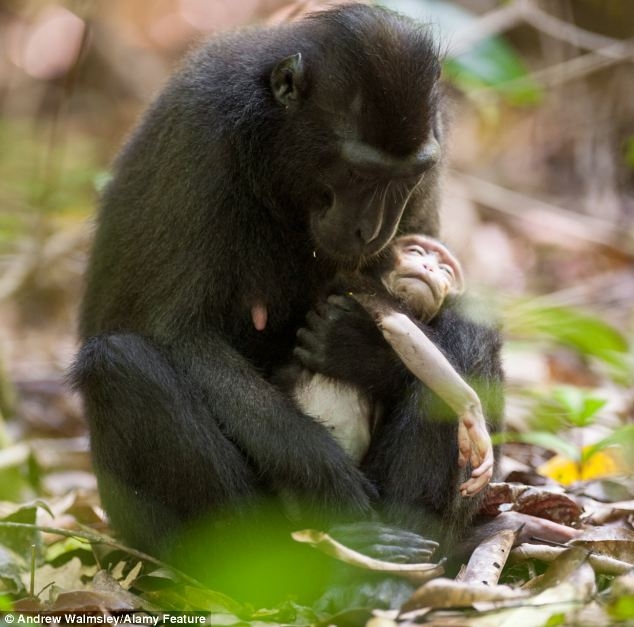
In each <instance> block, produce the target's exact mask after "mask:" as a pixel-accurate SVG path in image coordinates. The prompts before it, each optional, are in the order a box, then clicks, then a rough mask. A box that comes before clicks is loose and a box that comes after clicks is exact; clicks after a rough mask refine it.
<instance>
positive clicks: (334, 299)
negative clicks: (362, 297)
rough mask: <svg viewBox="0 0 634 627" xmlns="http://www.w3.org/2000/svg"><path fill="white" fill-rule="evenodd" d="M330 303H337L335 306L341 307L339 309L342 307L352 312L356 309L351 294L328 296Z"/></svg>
mask: <svg viewBox="0 0 634 627" xmlns="http://www.w3.org/2000/svg"><path fill="white" fill-rule="evenodd" d="M328 303H329V304H330V305H335V307H339V309H342V310H343V311H347V312H351V311H354V310H355V300H354V298H353V297H351V296H342V295H339V294H332V295H331V296H329V297H328Z"/></svg>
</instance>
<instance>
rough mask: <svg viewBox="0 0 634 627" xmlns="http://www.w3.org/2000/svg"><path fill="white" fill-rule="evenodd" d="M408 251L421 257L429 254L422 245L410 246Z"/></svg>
mask: <svg viewBox="0 0 634 627" xmlns="http://www.w3.org/2000/svg"><path fill="white" fill-rule="evenodd" d="M407 251H408V252H410V253H414V254H415V255H420V256H421V257H424V256H425V255H426V254H427V251H426V250H425V249H424V248H423V247H422V246H410V247H409V248H408V249H407Z"/></svg>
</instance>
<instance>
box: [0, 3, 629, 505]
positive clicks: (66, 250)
mask: <svg viewBox="0 0 634 627" xmlns="http://www.w3.org/2000/svg"><path fill="white" fill-rule="evenodd" d="M331 4H332V3H324V2H319V1H318V0H315V1H309V2H300V1H291V2H289V1H288V0H241V1H240V2H230V1H228V0H227V1H223V0H146V1H144V2H131V1H130V0H109V1H108V2H97V1H95V0H57V1H52V0H0V500H1V501H5V502H7V501H13V502H23V501H26V500H29V499H33V498H35V497H38V496H47V497H55V496H58V497H62V496H64V495H68V494H81V495H83V497H82V498H86V499H88V501H90V502H93V503H96V496H95V484H94V479H93V477H92V475H91V473H90V464H89V456H88V445H87V439H86V437H85V433H86V428H85V424H84V422H83V419H82V415H81V408H80V406H79V403H78V401H77V399H76V398H75V397H73V396H72V395H71V394H70V393H69V392H68V390H67V389H66V388H65V386H64V372H65V369H66V368H67V367H68V365H69V363H70V361H71V359H72V356H73V352H74V350H75V348H76V340H75V321H76V317H77V308H78V304H79V300H80V295H81V289H82V272H83V269H84V266H85V263H86V256H87V251H88V250H89V245H90V240H91V234H92V224H91V220H92V215H93V212H94V208H95V205H96V203H97V199H98V194H99V189H100V187H101V186H102V185H103V183H104V181H106V180H107V177H108V168H109V164H110V162H111V160H112V159H113V157H114V155H115V154H116V152H117V150H118V147H119V146H120V144H121V142H122V141H123V140H124V139H125V137H126V133H128V132H129V131H130V129H131V128H132V126H133V125H134V123H135V121H136V120H137V119H138V117H139V115H140V113H141V112H142V111H143V109H144V108H145V106H146V105H147V104H148V102H149V101H150V100H151V98H152V97H153V95H154V94H155V93H156V92H157V90H159V89H160V87H161V85H162V84H163V82H164V81H165V80H166V77H167V76H168V75H169V73H170V72H171V71H173V70H174V69H175V68H176V67H177V66H178V63H179V60H180V59H181V58H182V57H183V55H184V54H186V52H187V51H188V50H189V49H190V48H192V47H193V46H194V45H195V44H196V42H198V41H199V40H201V39H202V38H205V37H207V36H209V35H213V33H214V32H216V31H220V30H224V29H229V28H235V27H240V26H243V25H246V24H251V23H257V22H260V23H262V22H269V23H271V22H280V21H284V20H289V19H295V18H296V17H298V16H300V15H302V14H304V13H306V12H309V11H312V10H319V9H320V8H324V7H326V6H329V5H331ZM384 4H385V5H386V6H389V7H391V8H394V9H396V10H399V11H402V12H404V13H408V14H410V15H412V16H414V17H417V18H419V19H421V20H422V21H424V22H427V23H429V25H430V28H432V29H433V30H434V32H435V33H436V35H437V37H438V38H439V40H440V41H441V42H442V49H443V50H444V51H445V55H446V56H445V61H444V76H445V79H446V83H447V90H448V92H449V94H450V98H451V101H452V106H451V108H452V113H451V117H452V120H453V121H452V131H451V135H450V141H449V150H450V156H449V163H450V171H449V173H448V176H447V177H446V181H445V199H444V209H443V214H442V215H443V236H444V239H446V241H447V242H448V243H449V245H450V246H451V247H452V248H453V250H454V251H455V252H456V253H457V255H458V257H459V258H460V259H461V260H462V262H463V264H464V267H465V269H466V274H467V279H468V282H469V285H470V286H471V288H472V290H473V291H474V292H475V293H477V294H478V295H479V296H480V298H481V299H482V300H483V301H484V302H485V304H486V309H487V310H488V311H489V312H490V313H491V314H492V315H495V316H497V317H499V318H500V320H501V322H502V325H503V330H504V334H505V338H506V341H507V344H506V349H505V365H506V369H507V372H508V390H509V400H508V408H507V428H508V434H507V436H506V439H508V440H510V441H513V442H514V443H513V444H509V445H507V447H506V448H505V453H506V455H505V457H504V460H503V467H502V474H503V476H504V477H514V478H521V479H522V480H523V481H527V482H534V483H540V482H547V481H557V482H559V483H562V484H564V485H573V486H575V485H576V486H578V485H582V486H584V489H586V490H588V491H589V490H590V488H589V487H588V486H589V485H590V483H591V482H592V481H595V483H594V486H595V487H594V488H593V489H594V493H593V494H594V495H595V496H597V495H598V496H601V495H605V494H607V493H608V492H609V493H610V495H611V498H615V496H614V495H615V494H616V496H617V497H618V496H622V497H623V498H630V499H631V498H633V496H632V494H633V493H632V491H631V490H630V484H629V483H628V481H623V480H622V478H623V477H630V476H631V474H632V473H631V470H632V469H631V467H630V465H629V463H628V459H630V460H631V459H634V455H633V454H634V446H633V442H634V429H633V420H632V419H633V416H634V392H633V385H632V382H633V380H634V377H633V373H634V359H633V349H632V330H633V329H634V307H633V304H634V270H633V263H632V262H633V258H634V65H633V61H634V39H633V36H634V2H631V1H629V0H601V1H600V0H541V1H540V0H510V1H507V2H502V1H499V0H456V1H454V2H449V1H440V0H436V1H434V0H392V1H390V2H385V3H384ZM545 463H546V465H545V466H544V464H545ZM536 469H539V473H538V474H537V473H536V472H535V470H536ZM606 477H607V478H608V480H606ZM610 477H620V479H619V480H618V481H617V480H610V479H609V478H610ZM599 480H601V481H599ZM579 482H581V483H579ZM619 490H620V491H621V492H619ZM614 491H616V492H614ZM0 513H2V508H1V507H0Z"/></svg>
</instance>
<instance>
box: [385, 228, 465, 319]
mask: <svg viewBox="0 0 634 627" xmlns="http://www.w3.org/2000/svg"><path fill="white" fill-rule="evenodd" d="M392 246H393V251H394V266H393V268H392V269H391V270H389V271H387V272H386V273H385V274H384V275H383V277H381V278H382V281H383V284H384V285H385V287H386V288H387V289H388V291H389V292H391V293H392V294H393V295H394V296H396V297H397V298H399V299H401V300H403V301H404V302H405V304H406V305H407V306H408V307H409V308H410V309H411V310H412V312H413V313H414V315H416V316H417V317H418V318H420V319H421V320H429V319H431V318H433V317H434V316H435V315H436V313H438V310H439V309H440V307H441V305H442V303H443V301H444V300H445V298H446V297H447V295H448V294H450V293H460V292H461V291H462V289H463V281H462V270H461V268H460V264H459V263H458V260H457V259H456V258H455V257H454V256H453V255H452V254H451V253H450V252H449V251H448V250H447V248H445V247H444V246H443V245H442V244H441V243H440V242H438V241H437V240H435V239H433V238H431V237H426V236H423V235H405V236H403V237H399V238H397V239H396V240H395V241H394V243H393V244H392Z"/></svg>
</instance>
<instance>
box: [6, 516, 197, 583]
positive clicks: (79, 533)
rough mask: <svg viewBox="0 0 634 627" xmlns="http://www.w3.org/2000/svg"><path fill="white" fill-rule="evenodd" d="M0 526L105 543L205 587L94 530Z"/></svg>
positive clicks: (36, 526)
mask: <svg viewBox="0 0 634 627" xmlns="http://www.w3.org/2000/svg"><path fill="white" fill-rule="evenodd" d="M0 528H5V529H32V530H35V531H40V532H43V533H50V534H53V535H57V536H62V537H64V538H80V539H82V540H86V541H87V542H90V544H105V545H106V546H110V547H112V548H113V549H117V550H118V551H123V552H124V553H127V554H128V555H131V556H132V557H136V558H137V559H138V560H141V561H143V562H150V563H151V564H154V565H155V566H158V567H159V568H166V569H167V570H169V571H170V572H172V573H174V574H175V575H176V576H177V577H178V578H179V579H181V580H182V581H184V582H185V583H188V584H189V585H191V586H195V587H196V588H202V589H204V588H205V586H204V585H203V584H202V583H200V582H199V581H197V580H196V579H194V578H193V577H190V576H189V575H186V574H185V573H183V572H181V571H180V570H177V569H176V568H174V567H172V566H170V565H169V564H166V563H165V562H162V561H161V560H158V559H156V558H155V557H152V556H151V555H148V554H147V553H143V552H142V551H137V549H133V548H131V547H129V546H125V544H121V543H120V542H117V541H116V540H113V539H112V538H110V537H108V536H104V535H102V534H98V533H95V532H94V531H86V530H74V531H68V530H67V529H59V528H57V527H44V526H42V525H33V524H31V523H19V522H6V521H2V522H0Z"/></svg>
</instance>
